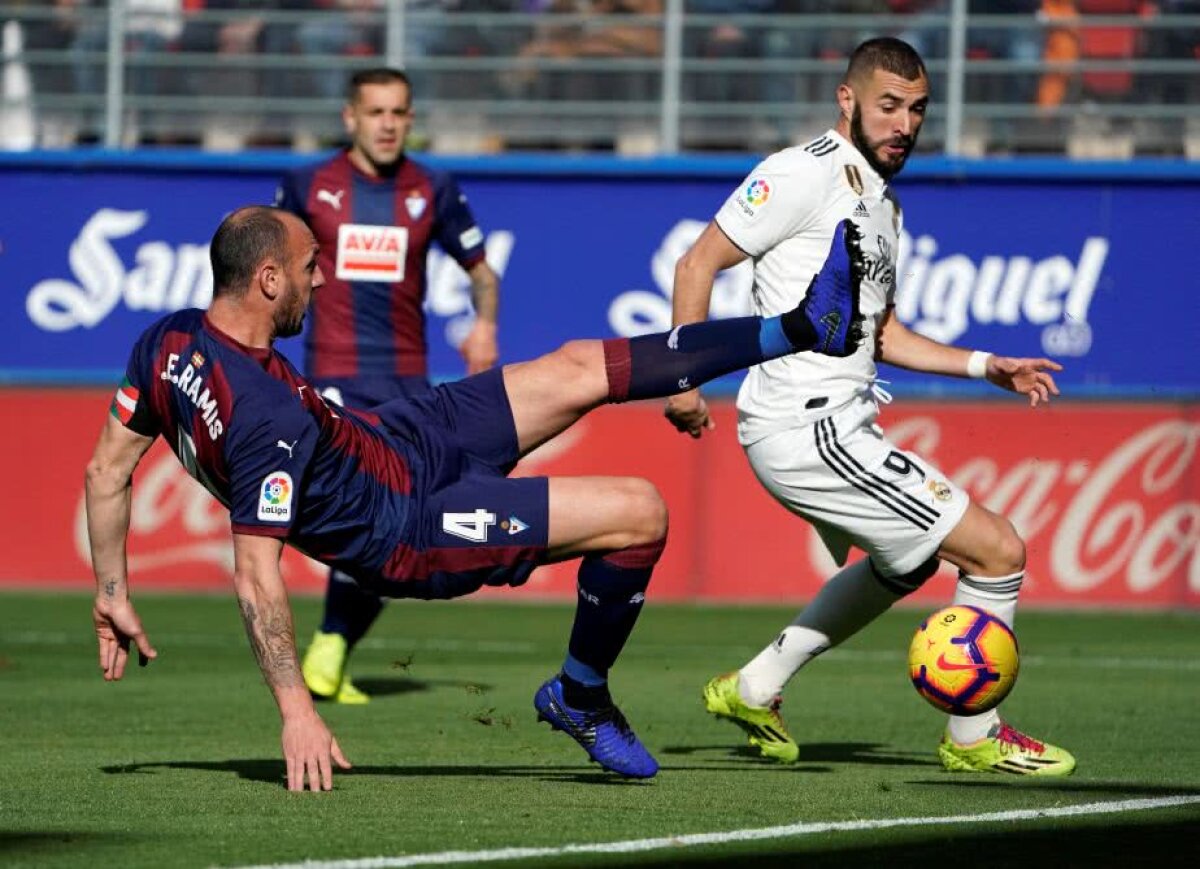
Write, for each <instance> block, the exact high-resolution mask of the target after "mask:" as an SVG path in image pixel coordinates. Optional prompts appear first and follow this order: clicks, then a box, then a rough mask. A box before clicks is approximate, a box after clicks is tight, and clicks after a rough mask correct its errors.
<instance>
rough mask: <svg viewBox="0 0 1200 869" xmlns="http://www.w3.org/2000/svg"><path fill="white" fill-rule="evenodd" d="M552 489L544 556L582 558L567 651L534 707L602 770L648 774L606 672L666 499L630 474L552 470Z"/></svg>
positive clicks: (644, 582) (642, 582) (629, 625)
mask: <svg viewBox="0 0 1200 869" xmlns="http://www.w3.org/2000/svg"><path fill="white" fill-rule="evenodd" d="M549 497H550V505H549V518H550V528H549V539H548V546H549V556H548V560H552V561H558V560H563V559H567V558H574V557H577V556H583V557H582V560H581V561H580V565H579V579H578V582H579V586H578V588H579V595H578V598H577V600H576V610H575V621H574V624H573V625H572V627H571V639H570V644H569V647H568V651H567V656H566V659H565V660H564V662H563V667H562V671H561V672H560V673H558V674H556V675H555V676H553V677H552V678H550V679H548V680H547V681H546V682H545V684H543V685H542V686H541V688H539V689H538V691H537V694H536V695H535V696H534V701H533V702H534V707H535V708H536V709H537V711H538V718H539V719H540V720H543V721H547V722H549V723H550V724H551V726H553V727H554V728H555V729H558V730H562V731H564V732H565V733H567V734H569V735H570V736H571V737H572V738H573V739H575V741H576V742H578V743H579V744H580V745H581V746H582V747H583V749H584V750H585V751H586V752H587V753H588V756H589V757H591V758H592V759H593V760H595V761H596V762H598V763H600V764H601V765H602V766H604V767H605V768H606V769H610V770H613V771H614V772H618V773H620V774H622V775H626V776H630V777H634V778H649V777H651V776H653V775H654V774H655V773H656V772H657V771H658V764H657V763H656V762H655V760H654V758H653V757H651V756H650V754H649V752H647V751H646V749H645V748H644V747H643V746H642V744H641V742H640V741H639V740H638V738H637V736H636V735H635V734H634V732H633V729H632V728H631V727H630V726H629V724H628V722H627V721H626V720H625V717H624V715H622V714H621V711H620V710H619V709H618V708H617V707H616V705H615V704H614V703H613V700H612V697H611V695H610V694H609V691H608V673H609V669H610V668H611V667H612V666H613V664H614V663H616V660H617V657H618V655H620V653H621V649H622V648H623V647H624V645H625V641H626V640H627V639H628V638H629V635H630V633H631V632H632V631H633V626H634V624H635V623H636V622H637V618H638V615H639V614H640V613H641V610H642V605H643V603H644V602H645V599H646V588H647V586H648V585H649V582H650V575H651V573H652V572H653V570H654V565H655V563H656V562H657V561H658V558H659V555H661V554H662V550H663V546H664V544H665V543H666V535H667V508H666V504H665V503H663V500H662V497H661V496H660V495H659V494H658V491H657V490H656V489H655V488H654V486H653V485H652V484H650V483H648V482H647V481H645V480H640V479H636V478H630V477H563V478H551V479H550V480H549Z"/></svg>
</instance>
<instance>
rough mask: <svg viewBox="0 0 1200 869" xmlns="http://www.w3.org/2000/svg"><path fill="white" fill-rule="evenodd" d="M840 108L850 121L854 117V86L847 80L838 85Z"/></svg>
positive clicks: (844, 116)
mask: <svg viewBox="0 0 1200 869" xmlns="http://www.w3.org/2000/svg"><path fill="white" fill-rule="evenodd" d="M837 101H838V108H839V109H840V110H841V112H842V118H843V119H844V120H845V121H846V122H847V123H849V121H850V119H851V118H853V117H854V88H852V87H850V85H849V84H848V83H846V82H842V83H841V84H840V85H838V89H837Z"/></svg>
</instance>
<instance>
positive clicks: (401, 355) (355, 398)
mask: <svg viewBox="0 0 1200 869" xmlns="http://www.w3.org/2000/svg"><path fill="white" fill-rule="evenodd" d="M342 120H343V121H344V122H345V125H346V132H347V134H349V136H350V147H349V148H347V149H346V150H344V151H342V152H341V153H339V154H338V155H337V156H335V157H333V158H332V159H330V160H327V161H325V162H324V163H321V164H319V165H317V166H313V167H309V168H307V169H303V170H300V171H297V172H293V173H291V174H289V175H287V176H286V177H285V178H284V179H283V183H282V184H281V185H280V188H279V193H278V196H277V201H276V203H275V204H276V205H279V206H280V207H282V208H286V209H287V210H288V211H291V212H293V213H294V214H296V215H298V216H299V217H300V218H302V219H303V220H304V221H305V222H306V223H307V224H308V225H309V227H310V228H311V229H312V231H313V234H314V235H315V236H316V238H317V243H318V244H319V245H320V247H321V257H320V265H321V271H322V272H323V273H324V274H325V276H326V280H327V283H326V285H325V287H324V289H323V290H322V291H321V293H319V294H318V295H317V297H316V298H315V300H314V302H313V308H312V324H311V327H310V328H309V330H308V332H307V333H306V335H305V354H306V370H307V371H308V374H309V376H310V377H311V378H312V381H313V383H314V384H315V385H316V387H317V388H318V389H320V390H321V393H322V394H323V395H325V396H326V397H327V398H329V399H330V400H331V401H334V402H335V403H337V404H345V405H349V406H352V407H359V408H368V407H374V406H375V405H377V404H382V403H383V402H385V401H391V400H392V399H394V398H404V397H409V396H414V395H420V394H423V393H425V392H426V391H428V389H429V381H428V379H427V378H428V374H429V367H428V360H427V351H426V342H425V313H424V310H423V309H422V305H423V303H424V301H425V276H426V259H427V257H428V255H429V248H430V245H432V244H433V242H434V241H435V240H436V241H437V242H438V244H440V245H441V247H442V249H443V250H445V251H446V253H448V254H449V255H450V256H452V257H453V258H454V259H455V261H457V262H458V264H459V265H461V266H462V267H463V269H465V270H466V272H467V274H468V275H469V276H470V278H471V300H472V302H473V304H474V308H475V322H474V325H473V326H472V327H471V330H470V332H468V333H467V336H466V338H465V339H464V340H463V342H462V345H461V347H460V348H459V349H460V351H461V352H462V356H463V359H464V360H465V362H466V366H467V373H468V374H476V373H478V372H480V371H483V370H484V369H486V368H489V367H491V366H492V365H495V364H496V359H497V355H498V354H497V349H496V309H497V302H498V296H499V287H500V282H499V279H498V278H497V276H496V273H495V272H494V271H492V269H491V267H490V266H488V264H487V261H486V260H485V259H484V244H483V243H484V237H483V233H482V232H481V231H480V229H479V227H478V226H477V225H476V224H475V218H474V217H473V216H472V214H471V209H470V208H469V207H468V206H467V200H466V197H465V196H463V194H462V193H461V192H459V189H458V185H457V184H456V183H455V181H454V179H453V178H451V177H450V176H449V175H446V174H444V173H440V172H433V171H432V170H430V169H427V168H426V167H424V166H422V165H421V164H420V163H416V162H414V161H413V160H411V159H409V158H408V157H407V156H406V155H405V153H404V143H405V139H406V138H407V137H408V131H409V128H410V127H411V126H412V122H413V111H412V89H411V87H410V84H409V81H408V78H407V77H406V76H405V74H404V73H403V72H401V71H399V70H396V69H387V68H383V69H370V70H364V71H362V72H359V73H356V74H355V75H354V76H353V78H351V80H350V84H349V92H348V93H347V102H346V106H345V108H344V109H343V110H342ZM382 609H383V601H382V599H380V598H379V597H378V596H376V595H373V594H371V593H369V592H367V591H364V590H363V589H361V588H360V587H359V586H358V585H357V584H355V582H354V581H353V580H352V579H350V577H348V576H346V575H344V574H341V573H338V572H337V571H336V570H335V571H333V572H332V573H331V574H330V577H329V585H328V588H327V590H326V593H325V612H324V616H323V618H322V620H321V625H320V627H319V628H318V630H317V632H316V635H315V636H314V637H313V641H312V645H311V646H309V649H308V653H307V654H306V655H305V658H304V667H303V670H304V681H305V682H306V683H307V684H308V688H309V690H310V691H312V693H313V694H314V695H315V696H317V697H321V698H329V699H335V700H337V701H338V702H339V703H366V702H367V701H368V699H369V698H368V697H367V695H366V694H365V693H363V692H362V691H360V690H359V689H358V688H356V687H355V685H354V683H353V682H352V681H351V680H350V678H349V676H347V675H346V661H347V658H348V657H349V655H350V651H351V650H352V649H353V648H354V646H355V644H356V643H357V642H358V641H359V640H360V639H362V637H363V635H364V634H366V632H367V630H368V629H369V628H370V627H371V625H372V624H373V623H374V621H375V619H376V618H377V617H378V616H379V613H380V611H381V610H382Z"/></svg>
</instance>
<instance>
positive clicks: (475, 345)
mask: <svg viewBox="0 0 1200 869" xmlns="http://www.w3.org/2000/svg"><path fill="white" fill-rule="evenodd" d="M458 352H459V353H461V354H462V358H463V361H464V362H466V363H467V374H478V373H479V372H480V371H487V370H488V369H489V368H491V367H492V366H493V365H495V364H496V361H497V360H498V359H499V358H500V351H499V349H497V346H496V324H495V323H489V322H487V321H485V320H476V321H475V325H474V326H472V327H471V331H470V332H468V333H467V337H466V338H464V339H463V342H462V344H461V345H459V348H458Z"/></svg>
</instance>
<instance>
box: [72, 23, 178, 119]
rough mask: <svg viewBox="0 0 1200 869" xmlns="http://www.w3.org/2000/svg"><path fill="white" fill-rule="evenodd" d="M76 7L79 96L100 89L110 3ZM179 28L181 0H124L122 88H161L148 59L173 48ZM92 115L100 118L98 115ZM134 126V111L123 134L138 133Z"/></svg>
mask: <svg viewBox="0 0 1200 869" xmlns="http://www.w3.org/2000/svg"><path fill="white" fill-rule="evenodd" d="M79 7H80V11H81V12H82V13H83V14H81V15H80V16H79V19H78V22H79V24H78V28H77V30H76V33H75V40H74V42H72V44H71V51H72V53H73V54H74V55H75V61H74V75H75V90H76V92H77V93H79V94H80V95H82V96H88V97H95V98H98V97H99V96H100V95H101V94H102V93H104V82H105V74H106V73H105V65H106V63H107V59H106V53H107V51H108V21H109V18H108V16H109V14H110V13H109V9H108V4H106V3H101V2H87V0H80V3H79ZM182 29H183V5H182V2H181V0H125V46H124V48H125V58H126V78H125V93H127V94H130V95H132V96H133V97H134V98H137V97H143V96H156V95H157V94H159V93H160V92H161V91H160V88H159V85H158V83H159V81H160V80H161V76H160V68H159V67H157V66H154V65H152V61H153V60H154V58H155V56H156V55H162V54H165V53H166V52H167V51H168V50H170V49H171V48H173V47H174V45H175V43H176V40H178V39H179V36H180V33H181V31H182ZM147 61H151V62H150V63H147ZM96 102H97V103H99V102H100V101H99V100H98V99H97V101H96ZM93 117H94V119H95V121H98V116H93ZM136 127H137V121H136V115H131V116H130V119H129V120H128V121H127V128H126V137H127V138H128V137H132V138H134V139H136V138H137V134H136ZM96 131H97V132H98V124H97V130H96Z"/></svg>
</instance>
